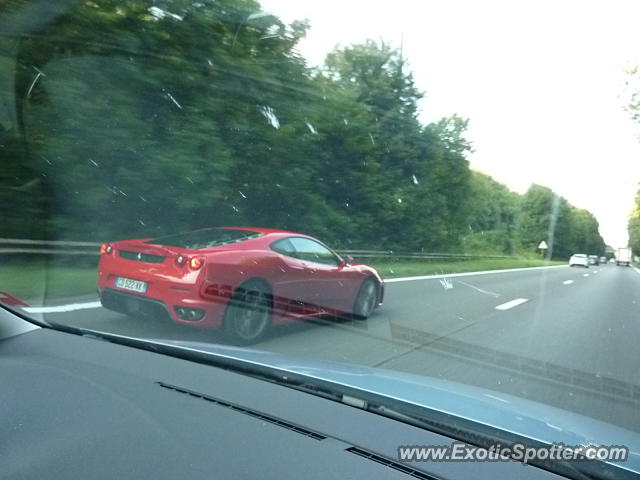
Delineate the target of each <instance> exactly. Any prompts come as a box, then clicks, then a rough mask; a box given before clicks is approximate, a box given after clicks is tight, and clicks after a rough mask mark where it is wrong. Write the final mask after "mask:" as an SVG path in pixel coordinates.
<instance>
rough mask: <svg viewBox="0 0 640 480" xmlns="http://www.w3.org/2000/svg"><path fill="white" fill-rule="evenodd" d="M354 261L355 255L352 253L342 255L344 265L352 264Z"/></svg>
mask: <svg viewBox="0 0 640 480" xmlns="http://www.w3.org/2000/svg"><path fill="white" fill-rule="evenodd" d="M352 263H353V257H352V256H351V255H345V256H343V257H342V262H341V264H342V266H343V267H344V266H345V265H351V264H352Z"/></svg>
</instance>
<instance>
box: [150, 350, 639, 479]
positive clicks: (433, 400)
mask: <svg viewBox="0 0 640 480" xmlns="http://www.w3.org/2000/svg"><path fill="white" fill-rule="evenodd" d="M158 342H161V343H166V344H171V345H174V346H180V347H183V348H188V349H191V350H197V351H201V352H206V353H211V354H214V355H217V356H222V357H226V358H229V359H234V360H241V361H245V362H251V363H253V364H256V365H260V366H266V367H273V368H276V369H279V370H283V371H286V372H290V373H295V374H299V375H304V376H307V377H311V378H314V379H318V380H322V381H327V382H332V383H334V384H339V385H344V386H348V387H351V388H355V389H359V390H362V391H365V392H368V393H372V394H377V395H382V396H385V397H388V398H393V399H395V400H399V401H402V402H405V403H409V404H413V405H417V406H420V407H425V408H427V409H431V410H435V411H439V412H442V413H447V414H451V415H454V416H456V417H461V418H465V419H468V420H471V421H473V422H476V423H480V424H482V425H486V426H490V427H494V428H497V429H499V430H503V431H507V432H511V433H513V434H517V435H520V436H523V437H527V438H530V439H532V440H537V441H541V442H545V443H554V442H556V443H557V442H562V443H564V444H566V445H586V444H595V445H624V446H627V447H628V448H629V458H628V460H627V461H626V462H625V463H624V464H618V465H619V466H622V467H623V468H626V469H629V470H633V471H635V472H640V434H638V433H635V432H632V431H630V430H626V429H624V428H621V427H617V426H615V425H611V424H608V423H606V422H603V421H599V420H594V419H592V418H589V417H586V416H583V415H580V414H576V413H573V412H569V411H567V410H562V409H559V408H556V407H551V406H548V405H545V404H542V403H538V402H535V401H531V400H527V399H523V398H520V397H515V396H512V395H508V394H504V393H501V392H496V391H492V390H488V389H484V388H480V387H474V386H470V385H465V384H461V383H456V382H450V381H446V380H441V379H437V378H433V377H427V376H418V375H412V374H408V373H402V372H397V371H392V370H385V369H379V368H370V367H365V366H358V365H351V364H341V363H334V362H326V361H313V360H309V359H306V358H305V359H302V358H296V357H293V356H288V355H282V354H277V353H271V352H264V351H259V350H253V349H246V348H237V347H228V346H222V345H214V344H207V343H198V342H183V341H175V340H158Z"/></svg>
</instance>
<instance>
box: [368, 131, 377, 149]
mask: <svg viewBox="0 0 640 480" xmlns="http://www.w3.org/2000/svg"><path fill="white" fill-rule="evenodd" d="M369 138H370V139H371V144H372V145H373V146H374V147H375V145H376V141H375V140H374V139H373V135H371V134H369Z"/></svg>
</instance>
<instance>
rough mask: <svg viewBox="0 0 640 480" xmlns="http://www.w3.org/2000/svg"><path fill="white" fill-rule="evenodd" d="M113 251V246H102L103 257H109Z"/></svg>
mask: <svg viewBox="0 0 640 480" xmlns="http://www.w3.org/2000/svg"><path fill="white" fill-rule="evenodd" d="M111 250H113V247H112V246H111V245H109V244H108V243H103V244H102V245H100V254H101V255H108V254H110V253H111Z"/></svg>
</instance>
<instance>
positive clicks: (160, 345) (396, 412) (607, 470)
mask: <svg viewBox="0 0 640 480" xmlns="http://www.w3.org/2000/svg"><path fill="white" fill-rule="evenodd" d="M47 326H49V327H51V328H54V329H57V330H60V331H64V332H67V333H72V334H75V335H81V336H84V337H88V338H95V339H99V340H106V341H109V342H112V343H116V344H119V345H125V346H130V347H134V348H139V349H143V350H149V351H152V352H155V353H160V354H163V355H169V356H172V357H177V358H181V359H184V360H189V361H192V362H197V363H203V364H206V365H211V366H215V367H219V368H223V369H226V370H229V371H233V372H236V373H241V374H244V375H248V376H250V377H253V378H257V379H260V380H264V381H268V382H271V383H275V384H277V385H281V386H284V387H287V388H292V389H295V390H298V391H302V392H305V393H309V394H312V395H316V396H320V397H323V398H326V399H328V400H332V401H336V402H340V403H342V404H345V405H349V406H351V407H354V408H358V409H361V410H365V411H367V412H370V413H373V414H376V415H381V416H383V417H386V418H390V419H393V420H396V421H400V422H402V423H406V424H409V425H413V426H415V427H418V428H422V429H425V430H429V431H431V432H434V433H437V434H440V435H444V436H446V437H449V438H452V439H453V440H458V441H460V442H464V443H466V444H469V445H472V446H476V447H481V448H489V447H490V446H492V445H495V444H498V443H499V444H502V445H505V446H506V445H513V444H514V443H521V444H524V445H527V446H528V447H534V448H537V447H547V448H549V447H550V446H551V445H550V444H549V443H545V442H541V441H537V440H532V439H530V438H527V437H525V436H522V435H519V434H516V433H513V432H508V431H505V430H501V429H499V428H496V427H492V426H489V425H485V424H482V423H479V422H475V421H473V420H470V419H467V418H462V417H457V416H455V415H451V414H448V413H446V412H441V411H438V410H434V409H430V408H428V407H424V406H420V405H417V404H413V403H407V402H404V401H402V400H398V399H395V398H390V397H388V396H385V395H382V394H378V393H373V392H369V391H365V390H362V389H358V388H354V387H350V386H348V385H344V384H341V383H335V382H331V381H329V380H325V379H321V378H316V377H312V376H309V375H305V374H301V373H298V372H292V371H290V370H287V369H284V368H279V367H274V366H270V365H267V364H263V363H257V362H254V361H250V360H244V359H242V358H238V357H237V356H234V355H225V354H222V353H217V352H210V351H204V350H200V349H198V348H191V347H186V346H182V345H175V344H172V343H165V342H164V341H162V340H151V339H143V338H137V337H126V336H122V335H117V334H113V333H107V332H102V331H98V330H91V329H87V328H81V327H74V326H70V325H64V324H59V323H50V324H49V325H47ZM527 464H529V465H533V466H536V467H538V468H541V469H543V470H546V471H549V472H552V473H556V474H559V475H563V476H565V477H568V478H572V479H576V480H585V479H612V478H615V479H624V478H637V476H636V474H635V473H633V472H631V471H629V470H626V469H624V468H622V467H619V466H617V465H614V464H611V463H605V462H601V461H595V460H586V459H585V461H578V462H575V461H574V462H569V461H560V460H537V459H532V460H529V461H528V462H527Z"/></svg>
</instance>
